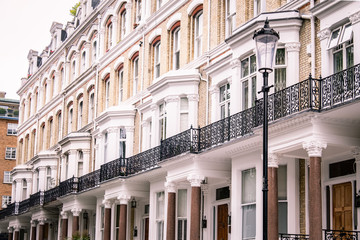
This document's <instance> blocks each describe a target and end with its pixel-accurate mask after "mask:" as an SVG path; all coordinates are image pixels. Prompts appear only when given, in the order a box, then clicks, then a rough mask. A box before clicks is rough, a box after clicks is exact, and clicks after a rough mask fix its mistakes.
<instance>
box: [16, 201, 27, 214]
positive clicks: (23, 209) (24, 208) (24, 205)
mask: <svg viewBox="0 0 360 240" xmlns="http://www.w3.org/2000/svg"><path fill="white" fill-rule="evenodd" d="M29 208H30V198H27V199H25V200H23V201H21V202H19V209H18V214H22V213H25V212H27V211H28V210H29Z"/></svg>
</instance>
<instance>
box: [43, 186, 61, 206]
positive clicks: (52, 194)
mask: <svg viewBox="0 0 360 240" xmlns="http://www.w3.org/2000/svg"><path fill="white" fill-rule="evenodd" d="M58 197H59V186H56V187H54V188H51V189H49V190H47V191H45V192H44V204H46V203H49V202H52V201H55V200H56V199H57V198H58Z"/></svg>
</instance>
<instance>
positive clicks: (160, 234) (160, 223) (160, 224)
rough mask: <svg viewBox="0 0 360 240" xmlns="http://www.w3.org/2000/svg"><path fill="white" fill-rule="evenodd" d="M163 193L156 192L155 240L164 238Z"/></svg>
mask: <svg viewBox="0 0 360 240" xmlns="http://www.w3.org/2000/svg"><path fill="white" fill-rule="evenodd" d="M164 209H165V193H164V192H158V193H156V240H163V239H164Z"/></svg>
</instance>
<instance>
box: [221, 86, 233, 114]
mask: <svg viewBox="0 0 360 240" xmlns="http://www.w3.org/2000/svg"><path fill="white" fill-rule="evenodd" d="M222 89H224V90H223V91H222ZM222 94H223V95H224V96H222ZM230 99H231V85H230V83H225V84H223V85H222V86H220V87H219V109H220V119H224V118H226V117H229V116H230V113H231V109H230V106H231V105H230ZM223 109H224V111H223ZM223 113H224V114H223Z"/></svg>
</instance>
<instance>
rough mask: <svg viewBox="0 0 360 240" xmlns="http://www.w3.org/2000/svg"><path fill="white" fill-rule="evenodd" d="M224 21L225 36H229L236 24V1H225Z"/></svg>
mask: <svg viewBox="0 0 360 240" xmlns="http://www.w3.org/2000/svg"><path fill="white" fill-rule="evenodd" d="M225 22H226V24H225V28H226V29H225V32H226V37H229V36H231V34H232V32H233V30H234V29H235V26H236V2H234V0H226V1H225Z"/></svg>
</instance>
